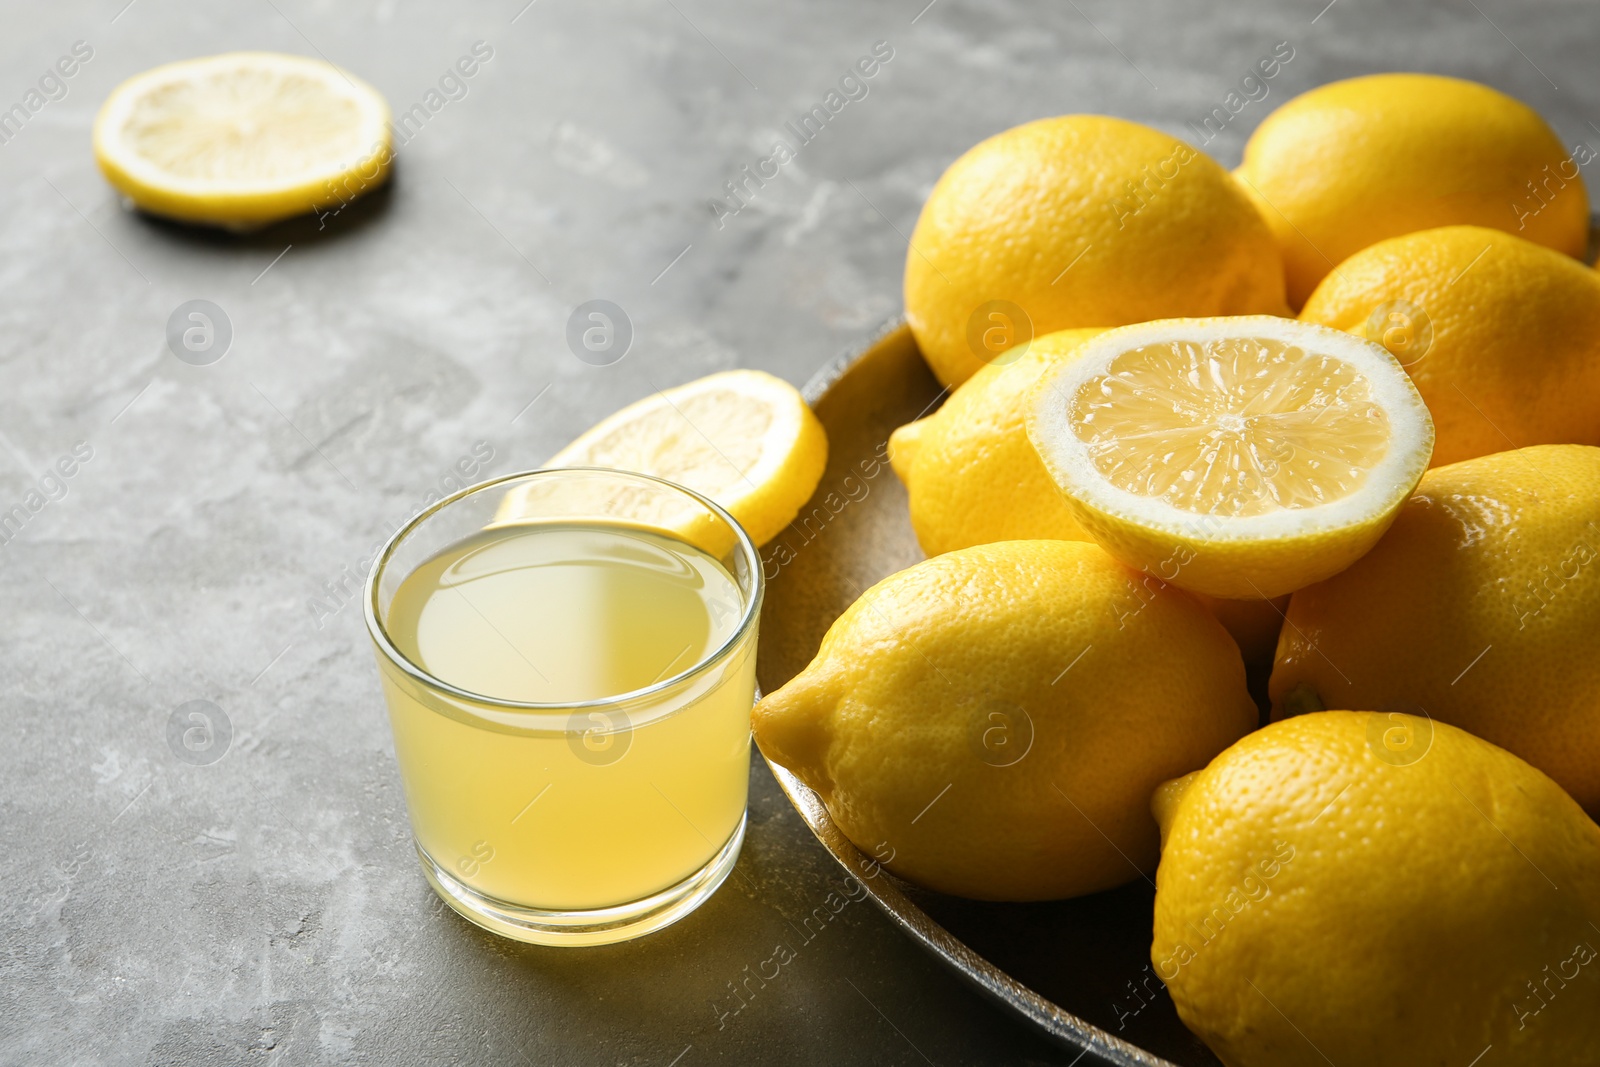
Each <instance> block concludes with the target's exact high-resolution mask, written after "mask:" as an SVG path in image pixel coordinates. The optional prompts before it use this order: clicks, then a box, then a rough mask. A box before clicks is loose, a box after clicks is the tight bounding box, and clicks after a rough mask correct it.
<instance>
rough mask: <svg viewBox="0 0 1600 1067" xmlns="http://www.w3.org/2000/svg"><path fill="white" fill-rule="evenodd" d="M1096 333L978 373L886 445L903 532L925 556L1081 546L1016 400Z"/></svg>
mask: <svg viewBox="0 0 1600 1067" xmlns="http://www.w3.org/2000/svg"><path fill="white" fill-rule="evenodd" d="M1101 332H1102V331H1101V330H1098V329H1083V330H1060V331H1058V332H1056V333H1052V334H1048V335H1046V336H1044V337H1040V338H1038V339H1037V340H1035V341H1034V342H1033V343H1032V344H1030V345H1029V346H1028V347H1027V349H1026V351H1025V352H1024V353H1023V354H1021V355H1019V356H1017V357H1015V358H1012V359H1006V360H1004V361H997V362H995V363H993V364H991V365H989V366H986V367H984V368H983V369H982V370H980V371H978V373H977V374H975V375H973V376H972V377H971V378H970V379H968V380H967V381H966V382H965V383H964V384H962V385H961V386H960V387H958V388H957V389H956V390H955V391H954V392H953V393H951V395H950V397H949V399H948V400H946V401H945V402H944V405H943V406H942V407H940V408H939V410H938V411H936V412H934V413H933V414H932V415H929V416H927V417H926V418H922V419H918V420H917V421H916V422H912V423H907V424H906V425H904V426H902V427H900V428H899V429H898V430H896V431H895V432H894V434H893V435H892V436H891V437H890V438H889V462H890V463H891V464H892V465H893V466H894V470H895V473H896V474H898V475H899V476H900V480H901V481H902V482H904V483H905V486H906V492H907V494H908V496H909V497H910V506H911V525H912V528H913V529H914V530H915V531H916V534H917V541H918V543H919V544H921V545H922V550H923V551H924V552H926V553H927V554H928V555H930V556H937V555H938V554H939V553H941V552H950V551H953V550H955V549H958V548H970V547H971V546H973V545H982V544H988V543H989V542H991V541H1023V540H1035V539H1040V538H1045V539H1048V538H1060V539H1062V540H1068V541H1087V540H1090V537H1089V535H1088V534H1087V533H1086V532H1085V531H1084V530H1083V528H1082V527H1081V526H1079V525H1078V522H1077V520H1076V519H1074V518H1073V517H1072V512H1071V510H1070V509H1068V507H1067V505H1066V503H1065V501H1063V500H1062V499H1061V493H1060V492H1059V491H1058V490H1057V489H1056V486H1055V482H1053V481H1051V480H1050V472H1049V471H1047V470H1045V467H1044V463H1043V462H1041V461H1040V459H1039V454H1038V453H1037V452H1035V451H1034V448H1033V445H1032V444H1031V443H1030V442H1029V441H1028V433H1027V428H1026V426H1025V425H1024V408H1023V399H1024V397H1026V396H1027V393H1028V390H1029V389H1030V388H1031V387H1032V386H1033V383H1034V382H1036V381H1038V380H1039V375H1040V374H1041V373H1042V372H1043V371H1044V369H1045V368H1046V367H1048V366H1050V365H1051V364H1053V363H1055V362H1057V361H1058V360H1063V359H1069V358H1071V355H1072V352H1073V350H1074V349H1076V348H1077V347H1078V345H1079V344H1081V343H1082V342H1083V341H1086V340H1088V339H1089V338H1090V337H1093V336H1094V335H1095V334H1097V333H1101Z"/></svg>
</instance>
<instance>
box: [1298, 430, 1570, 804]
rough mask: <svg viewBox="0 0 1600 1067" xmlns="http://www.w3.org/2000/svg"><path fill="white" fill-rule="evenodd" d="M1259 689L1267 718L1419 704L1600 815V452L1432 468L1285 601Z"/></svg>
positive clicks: (1543, 452)
mask: <svg viewBox="0 0 1600 1067" xmlns="http://www.w3.org/2000/svg"><path fill="white" fill-rule="evenodd" d="M1270 691H1271V694H1272V703H1273V714H1274V716H1275V717H1279V718H1281V717H1283V716H1285V715H1290V714H1294V713H1295V712H1297V711H1300V710H1302V709H1305V708H1317V707H1368V708H1378V709H1381V710H1384V711H1404V712H1410V713H1412V714H1422V713H1424V712H1425V713H1426V714H1427V715H1429V716H1431V717H1432V718H1434V719H1436V720H1438V721H1439V722H1447V723H1451V724H1453V725H1455V726H1459V727H1461V728H1463V729H1466V730H1470V731H1472V732H1473V733H1475V734H1477V735H1478V736H1479V737H1483V738H1485V739H1487V740H1489V741H1492V742H1494V743H1495V744H1497V745H1500V746H1502V747H1504V748H1507V749H1509V750H1510V751H1512V752H1515V753H1516V754H1517V755H1518V756H1521V757H1522V758H1523V759H1525V760H1527V761H1528V762H1529V763H1531V764H1533V765H1534V766H1535V767H1538V768H1539V769H1540V770H1542V771H1544V772H1545V773H1546V774H1548V775H1550V777H1552V778H1554V779H1555V780H1556V781H1557V782H1559V783H1561V785H1562V786H1563V787H1564V788H1565V789H1566V790H1567V791H1568V792H1570V793H1571V794H1572V795H1573V797H1575V798H1576V799H1577V800H1578V802H1579V803H1580V804H1582V805H1583V806H1584V807H1586V808H1588V809H1589V810H1590V811H1596V812H1600V448H1595V447H1591V446H1585V445H1539V446H1535V447H1533V448H1523V449H1518V450H1516V451H1514V452H1501V453H1497V454H1495V455H1492V456H1483V457H1480V458H1478V459H1472V460H1467V461H1466V462H1464V463H1456V464H1452V465H1451V466H1448V467H1437V468H1435V469H1434V470H1431V471H1429V472H1428V473H1427V474H1426V475H1425V476H1424V477H1423V479H1422V484H1421V485H1420V486H1418V488H1417V492H1416V495H1415V496H1413V497H1412V498H1411V499H1410V500H1409V501H1408V502H1407V503H1406V505H1405V507H1404V508H1402V509H1401V511H1400V515H1399V517H1398V518H1397V519H1396V520H1395V522H1394V525H1393V526H1391V527H1390V528H1389V532H1388V533H1386V534H1385V535H1384V537H1383V540H1381V541H1379V542H1378V545H1377V547H1376V548H1374V549H1373V550H1372V551H1371V552H1369V553H1367V555H1365V556H1364V557H1362V558H1361V559H1360V560H1359V561H1358V562H1357V563H1356V564H1355V565H1354V566H1352V567H1350V568H1349V569H1348V570H1346V571H1344V572H1342V573H1340V574H1338V575H1335V576H1334V577H1332V578H1330V579H1328V580H1327V581H1324V582H1321V583H1319V584H1317V585H1313V586H1310V587H1308V588H1306V589H1302V590H1300V591H1298V592H1296V593H1295V594H1294V595H1293V596H1292V597H1290V599H1289V612H1288V623H1287V624H1286V625H1285V626H1284V628H1283V634H1282V636H1281V637H1280V639H1279V643H1278V654H1277V660H1276V662H1275V663H1274V665H1273V669H1272V681H1271V686H1270Z"/></svg>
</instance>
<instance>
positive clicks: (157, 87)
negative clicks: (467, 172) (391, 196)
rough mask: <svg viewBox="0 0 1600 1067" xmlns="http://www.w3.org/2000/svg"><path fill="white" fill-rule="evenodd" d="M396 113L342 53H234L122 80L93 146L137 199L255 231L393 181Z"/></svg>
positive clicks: (159, 209)
mask: <svg viewBox="0 0 1600 1067" xmlns="http://www.w3.org/2000/svg"><path fill="white" fill-rule="evenodd" d="M389 117H390V116H389V105H388V104H387V103H386V102H385V101H384V99H383V97H382V96H381V95H380V94H379V93H378V91H377V90H376V89H374V88H372V86H370V85H368V84H367V83H366V82H363V81H361V80H360V79H358V78H356V77H355V76H354V75H351V74H349V73H347V72H345V71H343V70H341V69H339V68H338V67H335V66H333V65H332V64H331V63H326V62H324V61H322V60H318V59H309V58H307V57H304V56H292V55H281V54H279V53H275V52H229V53H225V54H223V55H217V56H207V57H205V58H202V59H190V60H184V61H182V62H178V63H168V64H166V65H164V66H160V67H156V68H155V69H153V70H148V71H145V72H144V73H143V74H138V75H135V76H134V77H132V78H130V79H128V80H127V81H125V82H123V83H122V84H121V85H119V86H117V88H116V89H114V90H112V92H111V95H110V96H109V97H107V98H106V102H105V104H103V105H102V106H101V108H100V113H99V114H98V115H97V116H96V118H95V123H94V154H95V160H96V162H98V163H99V165H100V170H101V172H102V173H104V174H105V176H106V180H107V181H109V182H110V183H111V184H112V185H113V186H115V187H116V189H117V190H118V191H119V192H121V193H122V194H123V195H124V196H126V197H128V198H129V199H130V200H132V201H133V202H134V204H135V205H136V206H137V207H139V208H141V209H143V210H145V211H148V212H150V213H152V214H156V215H164V216H167V217H169V218H174V219H179V220H181V221H184V222H195V223H204V224H208V225H213V226H222V227H224V228H227V229H232V230H241V231H248V230H252V229H258V228H260V227H262V226H265V225H267V224H269V223H272V222H277V221H279V220H280V219H286V218H290V217H292V216H295V215H302V214H305V213H307V212H311V211H316V210H319V209H321V208H325V207H330V206H332V205H334V204H342V203H344V202H345V201H348V200H351V199H353V198H354V197H356V196H358V195H360V194H361V193H363V192H367V191H370V190H372V189H375V188H377V187H378V186H379V185H382V184H383V182H384V181H385V180H386V179H387V178H388V175H389V167H390V163H391V162H392V159H393V153H392V151H391V149H390V136H389Z"/></svg>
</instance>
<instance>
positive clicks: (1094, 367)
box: [1026, 315, 1433, 598]
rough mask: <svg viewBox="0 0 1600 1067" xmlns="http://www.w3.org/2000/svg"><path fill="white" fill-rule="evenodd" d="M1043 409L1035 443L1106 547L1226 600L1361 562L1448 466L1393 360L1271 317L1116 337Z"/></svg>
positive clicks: (1059, 372)
mask: <svg viewBox="0 0 1600 1067" xmlns="http://www.w3.org/2000/svg"><path fill="white" fill-rule="evenodd" d="M1026 403H1027V407H1028V412H1027V425H1028V436H1029V438H1030V439H1031V440H1032V441H1033V444H1034V447H1035V448H1036V449H1037V450H1038V452H1039V455H1040V457H1041V458H1042V459H1043V460H1044V464H1045V467H1046V468H1047V469H1048V470H1049V471H1050V474H1051V477H1052V478H1053V479H1054V480H1055V482H1056V484H1057V486H1059V487H1060V489H1061V491H1062V492H1063V493H1064V494H1065V496H1066V500H1067V504H1068V507H1069V508H1071V510H1072V511H1073V513H1074V515H1075V516H1076V517H1077V518H1078V520H1079V522H1080V523H1081V524H1082V525H1083V526H1084V528H1085V529H1087V530H1089V531H1090V533H1092V534H1093V536H1094V537H1095V539H1096V540H1098V541H1099V542H1100V544H1101V545H1102V546H1103V547H1104V548H1105V549H1106V551H1108V552H1110V553H1111V554H1112V555H1113V556H1116V557H1117V558H1118V559H1120V560H1122V561H1123V562H1124V563H1127V564H1129V565H1131V566H1134V567H1138V568H1140V569H1142V570H1145V571H1147V572H1149V573H1150V574H1153V575H1155V576H1156V577H1158V578H1161V579H1162V580H1164V581H1168V582H1171V583H1172V584H1174V585H1177V586H1180V587H1182V588H1186V589H1191V590H1194V591H1196V592H1200V593H1206V594H1208V595H1211V596H1217V597H1235V598H1263V597H1275V596H1280V595H1282V594H1284V593H1289V592H1292V591H1294V590H1296V589H1299V588H1301V587H1303V586H1306V585H1309V584H1311V583H1312V582H1316V581H1320V580H1322V579H1323V578H1327V577H1328V576H1330V575H1332V574H1336V573H1337V572H1339V571H1341V570H1343V569H1344V568H1345V567H1347V566H1349V565H1350V564H1351V563H1353V562H1355V561H1356V560H1357V559H1358V558H1360V557H1361V556H1362V554H1364V553H1365V552H1366V551H1367V550H1368V549H1369V548H1371V547H1372V545H1373V544H1374V543H1375V542H1376V541H1377V540H1378V538H1379V537H1380V536H1382V534H1383V531H1384V530H1386V529H1387V528H1388V526H1389V524H1390V522H1392V521H1393V520H1394V517H1395V514H1396V512H1397V511H1398V510H1399V508H1400V505H1401V504H1402V503H1404V502H1405V500H1406V498H1407V497H1408V496H1410V495H1411V492H1412V490H1414V489H1415V488H1416V486H1417V482H1418V481H1419V480H1420V479H1421V478H1422V474H1423V472H1424V471H1425V470H1427V468H1428V457H1429V456H1430V455H1431V454H1432V452H1433V420H1432V419H1431V418H1430V417H1429V415H1428V409H1427V407H1426V406H1425V405H1424V404H1423V402H1422V397H1421V396H1420V395H1419V394H1418V393H1417V390H1416V387H1415V386H1413V385H1412V384H1411V379H1410V378H1409V377H1408V376H1407V375H1406V372H1405V370H1404V369H1403V368H1402V367H1401V366H1400V364H1399V363H1398V362H1396V361H1395V358H1394V357H1393V356H1391V355H1390V354H1389V353H1388V351H1386V350H1385V349H1383V348H1380V347H1379V346H1377V345H1375V344H1371V343H1369V342H1367V341H1363V340H1361V339H1360V338H1358V337H1355V336H1353V335H1351V334H1347V333H1343V332H1341V331H1338V330H1331V329H1328V328H1326V327H1322V326H1313V325H1309V324H1307V323H1302V322H1297V321H1296V320H1294V319H1283V318H1276V317H1272V316H1265V315H1263V316H1248V317H1241V318H1217V319H1169V320H1165V321H1159V322H1146V323H1140V324H1139V325H1136V326H1125V327H1122V328H1121V329H1116V330H1111V331H1109V332H1107V333H1103V334H1101V335H1099V336H1098V337H1095V338H1093V339H1091V340H1089V341H1087V342H1085V343H1084V345H1083V346H1082V347H1081V348H1080V349H1079V350H1078V356H1077V358H1075V359H1072V360H1067V361H1064V362H1063V363H1061V364H1059V365H1057V366H1056V367H1054V368H1052V369H1051V370H1050V371H1049V372H1047V373H1046V374H1045V376H1044V377H1043V378H1042V379H1041V380H1040V381H1039V382H1038V383H1037V384H1036V385H1035V386H1034V387H1033V390H1032V391H1031V392H1030V393H1029V395H1028V398H1027V401H1026Z"/></svg>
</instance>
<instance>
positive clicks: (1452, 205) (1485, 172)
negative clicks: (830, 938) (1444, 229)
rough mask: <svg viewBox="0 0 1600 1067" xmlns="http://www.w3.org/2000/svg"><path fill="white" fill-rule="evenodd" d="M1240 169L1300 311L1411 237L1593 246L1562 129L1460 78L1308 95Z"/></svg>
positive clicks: (1344, 85) (1371, 81)
mask: <svg viewBox="0 0 1600 1067" xmlns="http://www.w3.org/2000/svg"><path fill="white" fill-rule="evenodd" d="M1235 173H1236V174H1238V176H1239V177H1240V178H1241V179H1242V180H1243V183H1244V185H1245V187H1246V188H1247V189H1248V190H1250V191H1251V193H1252V195H1253V197H1254V199H1255V200H1256V201H1257V203H1258V205H1259V206H1260V209H1261V214H1262V216H1263V217H1264V218H1265V219H1266V220H1267V223H1268V225H1269V226H1271V227H1272V232H1273V234H1274V235H1275V236H1276V238H1277V241H1278V245H1279V247H1280V248H1281V249H1282V254H1283V261H1284V269H1285V271H1286V273H1287V277H1288V285H1289V300H1290V302H1291V303H1292V304H1294V305H1295V306H1296V307H1299V306H1300V304H1301V303H1303V302H1304V301H1305V299H1306V297H1307V296H1309V295H1310V293H1311V290H1312V289H1314V288H1315V287H1316V285H1317V283H1318V282H1319V281H1321V280H1322V278H1323V276H1324V275H1326V274H1327V273H1328V272H1329V271H1330V270H1332V269H1333V267H1334V266H1335V265H1337V264H1338V263H1339V262H1340V261H1341V260H1343V259H1345V258H1346V257H1348V256H1350V255H1352V254H1354V253H1356V252H1358V251H1360V250H1361V249H1363V248H1366V247H1367V246H1368V245H1371V244H1375V243H1376V242H1378V241H1381V240H1384V239H1385V238H1388V237H1397V236H1399V235H1400V234H1405V233H1413V232H1415V231H1417V230H1428V229H1433V228H1434V227H1438V226H1452V225H1456V224H1470V225H1474V226H1490V227H1493V228H1495V229H1497V230H1504V231H1507V232H1510V233H1516V234H1519V235H1521V236H1523V237H1525V238H1527V239H1528V240H1530V241H1534V242H1537V243H1538V244H1541V245H1545V246H1547V247H1550V248H1553V249H1555V250H1557V251H1558V252H1562V253H1565V254H1566V255H1569V256H1581V255H1582V254H1583V252H1584V248H1585V246H1586V244H1587V242H1588V238H1589V195H1588V193H1587V192H1586V191H1585V189H1584V185H1583V178H1582V176H1581V175H1580V174H1579V170H1578V163H1577V162H1575V161H1574V160H1573V159H1572V158H1571V157H1570V156H1569V155H1568V153H1567V150H1566V149H1565V148H1563V147H1562V145H1561V141H1560V140H1559V139H1557V137H1556V135H1555V131H1553V130H1552V129H1551V128H1550V127H1549V125H1547V124H1546V123H1545V121H1544V120H1543V119H1542V118H1540V117H1539V115H1538V113H1537V112H1535V111H1534V110H1533V109H1532V108H1529V107H1528V106H1527V105H1525V104H1523V103H1521V102H1519V101H1517V100H1514V99H1512V98H1511V97H1509V96H1506V95H1505V94H1504V93H1500V92H1497V91H1495V90H1494V89H1491V88H1489V87H1488V86H1486V85H1479V84H1477V83H1476V82H1470V81H1462V80H1460V79H1458V78H1445V77H1440V76H1439V75H1436V74H1373V75H1368V76H1366V77H1362V78H1351V79H1349V80H1348V81H1338V82H1333V83H1332V84H1329V85H1323V86H1320V87H1318V88H1316V89H1313V90H1311V91H1310V92H1308V93H1303V94H1301V95H1300V96H1297V97H1295V98H1294V99H1293V100H1290V101H1289V102H1288V103H1286V104H1284V105H1283V106H1282V107H1280V108H1278V110H1276V111H1274V112H1273V113H1272V114H1270V115H1268V116H1267V118H1266V119H1265V120H1264V121H1263V122H1262V123H1261V125H1260V126H1259V127H1258V128H1257V129H1256V131H1255V133H1253V134H1251V136H1250V140H1249V141H1248V142H1247V143H1246V144H1245V148H1244V162H1243V164H1242V165H1241V166H1240V167H1239V169H1238V170H1237V171H1236V172H1235Z"/></svg>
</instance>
